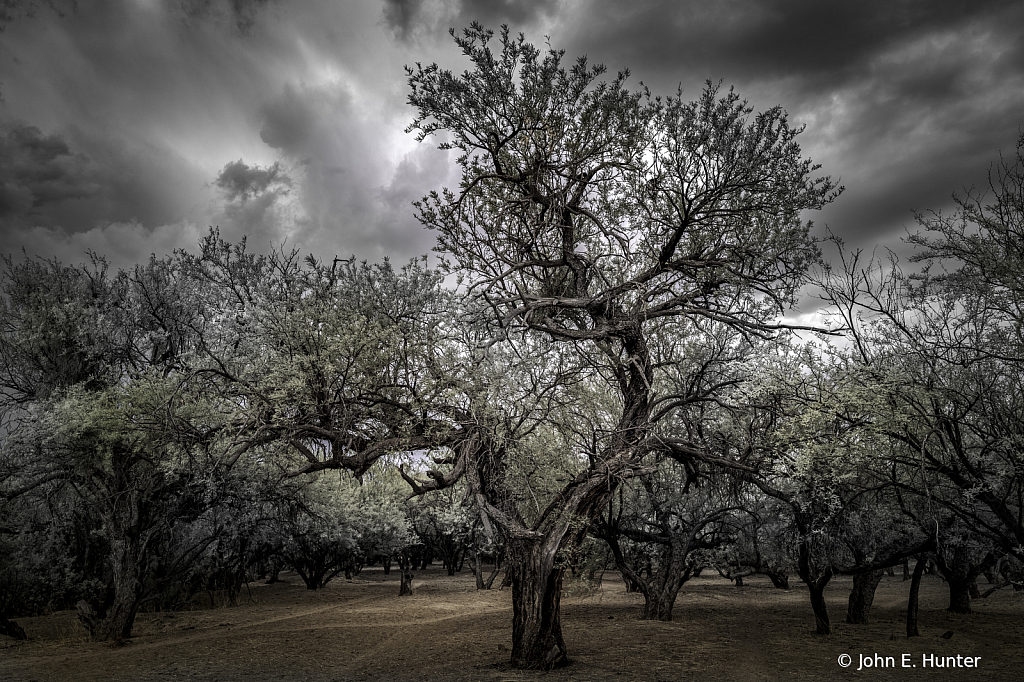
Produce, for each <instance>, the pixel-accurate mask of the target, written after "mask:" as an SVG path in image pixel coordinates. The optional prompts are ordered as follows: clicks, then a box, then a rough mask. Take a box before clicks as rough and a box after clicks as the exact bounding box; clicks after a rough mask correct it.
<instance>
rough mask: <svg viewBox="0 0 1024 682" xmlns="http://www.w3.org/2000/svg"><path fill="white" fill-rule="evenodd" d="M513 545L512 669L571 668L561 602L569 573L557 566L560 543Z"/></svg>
mask: <svg viewBox="0 0 1024 682" xmlns="http://www.w3.org/2000/svg"><path fill="white" fill-rule="evenodd" d="M546 540H548V542H543V541H542V542H530V541H526V540H517V539H513V540H510V541H509V544H510V548H509V549H510V552H509V568H510V569H511V574H512V665H513V666H514V667H516V668H521V669H523V668H525V669H538V668H539V669H544V670H550V669H552V668H557V667H561V666H563V665H566V664H568V662H569V659H568V658H567V657H566V654H565V652H566V648H565V640H564V639H563V638H562V623H561V617H560V611H559V607H560V602H561V592H562V577H563V574H564V571H565V569H564V568H563V567H561V566H558V565H556V562H555V554H556V552H557V550H558V546H557V544H556V543H554V542H552V541H551V539H550V538H546Z"/></svg>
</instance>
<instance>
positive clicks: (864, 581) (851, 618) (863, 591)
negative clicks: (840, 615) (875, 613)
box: [846, 569, 885, 625]
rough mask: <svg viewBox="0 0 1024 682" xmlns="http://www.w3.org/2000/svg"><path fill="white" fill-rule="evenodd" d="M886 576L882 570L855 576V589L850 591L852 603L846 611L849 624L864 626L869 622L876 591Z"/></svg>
mask: <svg viewBox="0 0 1024 682" xmlns="http://www.w3.org/2000/svg"><path fill="white" fill-rule="evenodd" d="M884 574H885V571H884V570H882V569H880V570H877V571H871V572H869V573H857V574H856V575H854V576H853V589H852V590H850V602H849V606H847V609H846V622H847V623H851V624H854V625H864V624H866V623H867V622H868V618H869V616H870V615H871V603H872V602H873V601H874V600H875V589H876V588H877V587H878V583H879V582H881V580H882V576H883V575H884Z"/></svg>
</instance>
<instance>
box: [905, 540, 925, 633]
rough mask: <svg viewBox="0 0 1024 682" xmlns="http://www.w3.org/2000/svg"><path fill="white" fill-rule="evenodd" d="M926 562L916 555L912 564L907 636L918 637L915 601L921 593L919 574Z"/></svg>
mask: <svg viewBox="0 0 1024 682" xmlns="http://www.w3.org/2000/svg"><path fill="white" fill-rule="evenodd" d="M927 564H928V559H927V558H926V557H918V558H917V563H916V564H915V565H914V575H913V577H912V578H911V579H910V597H908V598H907V637H920V636H921V633H920V632H919V631H918V629H917V602H918V596H919V595H920V593H921V576H922V575H924V568H925V566H926V565H927Z"/></svg>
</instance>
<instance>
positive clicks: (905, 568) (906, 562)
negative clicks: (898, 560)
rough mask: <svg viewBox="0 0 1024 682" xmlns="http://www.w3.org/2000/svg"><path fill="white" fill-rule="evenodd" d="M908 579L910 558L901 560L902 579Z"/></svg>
mask: <svg viewBox="0 0 1024 682" xmlns="http://www.w3.org/2000/svg"><path fill="white" fill-rule="evenodd" d="M908 580H910V559H904V560H903V581H904V582H906V581H908Z"/></svg>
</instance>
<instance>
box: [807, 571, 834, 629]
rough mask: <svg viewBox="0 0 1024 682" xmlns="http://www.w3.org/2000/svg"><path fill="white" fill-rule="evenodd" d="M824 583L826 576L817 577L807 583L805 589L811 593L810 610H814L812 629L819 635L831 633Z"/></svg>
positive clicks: (826, 581)
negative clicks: (823, 577) (822, 577)
mask: <svg viewBox="0 0 1024 682" xmlns="http://www.w3.org/2000/svg"><path fill="white" fill-rule="evenodd" d="M829 577H831V576H829ZM826 585H828V578H825V579H820V578H819V579H818V580H812V581H811V582H809V583H807V589H808V590H809V591H810V593H811V610H812V611H813V612H814V631H815V632H816V633H817V634H819V635H831V634H832V623H831V621H829V618H828V606H827V605H826V603H825V586H826Z"/></svg>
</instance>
